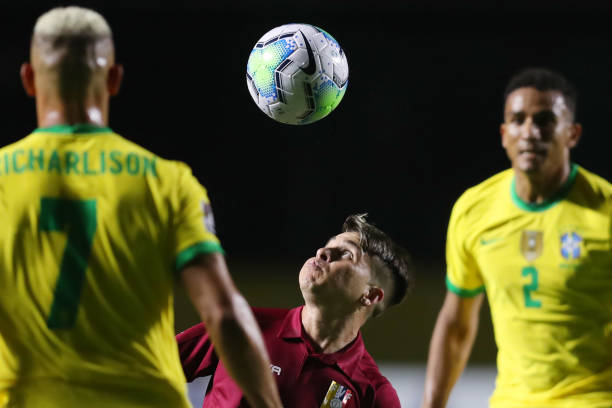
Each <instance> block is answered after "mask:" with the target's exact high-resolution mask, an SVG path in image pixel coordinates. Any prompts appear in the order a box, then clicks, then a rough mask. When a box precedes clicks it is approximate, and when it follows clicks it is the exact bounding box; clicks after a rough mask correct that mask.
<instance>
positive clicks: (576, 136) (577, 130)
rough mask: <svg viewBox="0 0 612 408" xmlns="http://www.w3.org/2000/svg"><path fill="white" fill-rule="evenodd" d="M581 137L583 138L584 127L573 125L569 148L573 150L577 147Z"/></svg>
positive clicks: (578, 124)
mask: <svg viewBox="0 0 612 408" xmlns="http://www.w3.org/2000/svg"><path fill="white" fill-rule="evenodd" d="M580 136H582V125H581V124H580V123H573V124H572V127H571V129H570V134H569V138H568V141H567V147H568V148H570V149H571V148H573V147H574V146H576V145H577V144H578V141H579V140H580Z"/></svg>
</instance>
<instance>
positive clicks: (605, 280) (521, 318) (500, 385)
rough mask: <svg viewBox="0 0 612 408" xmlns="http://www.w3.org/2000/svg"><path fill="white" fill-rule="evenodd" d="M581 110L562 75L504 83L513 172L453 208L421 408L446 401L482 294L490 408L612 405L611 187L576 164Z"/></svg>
mask: <svg viewBox="0 0 612 408" xmlns="http://www.w3.org/2000/svg"><path fill="white" fill-rule="evenodd" d="M575 110H576V95H575V92H574V90H573V87H572V86H571V85H570V84H569V83H568V82H567V80H566V79H565V78H563V77H562V76H560V75H559V74H557V73H554V72H551V71H548V70H544V69H529V70H525V71H523V72H521V73H519V74H518V75H517V76H515V77H514V78H512V79H511V81H510V83H509V84H508V87H507V90H506V98H505V109H504V123H503V124H502V125H501V136H502V145H503V147H504V148H505V150H506V153H507V155H508V157H509V158H510V161H511V163H512V168H511V169H509V170H506V171H503V172H501V173H499V174H497V175H495V176H493V177H491V178H489V179H488V180H486V181H484V182H482V183H481V184H479V185H477V186H475V187H473V188H471V189H469V190H467V191H466V192H465V193H464V194H463V195H462V196H461V198H459V200H458V201H457V203H456V204H455V207H454V209H453V212H452V215H451V218H450V224H449V229H448V240H447V255H446V258H447V266H448V269H447V281H446V282H447V287H448V292H447V295H446V299H445V301H444V305H443V306H442V310H441V311H440V314H439V317H438V320H437V323H436V327H435V329H434V333H433V338H432V340H431V348H430V353H429V362H428V367H427V380H426V384H425V401H424V404H423V406H424V407H443V406H444V405H445V404H446V401H447V399H448V396H449V394H450V391H451V388H452V387H453V384H454V383H455V381H456V380H457V378H458V377H459V375H460V374H461V371H462V370H463V368H464V366H465V364H466V361H467V359H468V356H469V354H470V350H471V348H472V344H473V340H474V337H475V334H476V330H477V326H478V315H479V310H480V306H481V304H482V301H483V298H484V292H485V291H486V293H487V298H488V299H489V305H490V308H491V314H492V319H493V326H494V329H495V340H496V343H497V347H498V350H499V351H498V357H497V370H498V375H497V383H496V388H495V392H494V393H493V396H492V397H491V400H490V405H491V407H494V408H502V407H530V408H533V407H589V408H597V407H600V408H603V407H607V408H610V407H612V246H611V245H612V236H611V226H612V222H611V221H612V217H611V216H612V186H611V185H610V184H609V183H608V182H607V181H605V180H603V179H602V178H600V177H598V176H596V175H595V174H593V173H590V172H588V171H587V170H585V169H583V168H582V167H580V166H578V165H576V164H573V163H571V162H570V149H572V148H573V147H574V146H575V145H576V143H577V142H578V139H579V138H580V134H581V126H580V125H579V124H578V123H576V122H575V120H574V117H575Z"/></svg>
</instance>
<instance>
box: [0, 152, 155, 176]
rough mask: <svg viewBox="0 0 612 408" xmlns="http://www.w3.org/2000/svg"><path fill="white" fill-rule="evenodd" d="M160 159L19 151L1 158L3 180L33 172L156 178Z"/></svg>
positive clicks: (104, 154)
mask: <svg viewBox="0 0 612 408" xmlns="http://www.w3.org/2000/svg"><path fill="white" fill-rule="evenodd" d="M155 161H156V158H155V157H154V156H144V155H141V154H138V153H134V152H125V151H120V150H110V151H105V150H101V151H98V152H93V153H92V152H87V151H81V152H76V151H70V150H65V151H57V150H45V149H16V150H14V151H12V152H10V151H9V152H6V153H4V154H2V155H1V156H0V176H3V175H7V174H19V173H24V172H30V171H45V172H47V173H57V174H75V175H87V176H95V175H98V174H114V175H120V174H128V175H133V176H138V175H142V176H146V175H152V176H154V177H157V171H156V169H155Z"/></svg>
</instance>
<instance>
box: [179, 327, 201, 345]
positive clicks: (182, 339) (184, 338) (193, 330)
mask: <svg viewBox="0 0 612 408" xmlns="http://www.w3.org/2000/svg"><path fill="white" fill-rule="evenodd" d="M205 334H206V328H205V327H204V324H203V323H198V324H196V325H195V326H191V327H190V328H188V329H187V330H185V331H182V332H180V333H179V334H177V335H176V341H177V342H178V343H179V344H181V343H186V342H188V341H190V340H193V339H196V338H200V337H202V336H204V335H205Z"/></svg>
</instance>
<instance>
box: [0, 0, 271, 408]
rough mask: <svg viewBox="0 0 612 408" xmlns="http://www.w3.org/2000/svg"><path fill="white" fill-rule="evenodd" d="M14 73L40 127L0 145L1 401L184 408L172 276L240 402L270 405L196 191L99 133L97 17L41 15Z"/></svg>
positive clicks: (101, 73) (243, 312)
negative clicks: (27, 55) (26, 58)
mask: <svg viewBox="0 0 612 408" xmlns="http://www.w3.org/2000/svg"><path fill="white" fill-rule="evenodd" d="M21 77H22V80H23V85H24V87H25V90H26V92H27V93H28V94H29V95H31V96H34V97H35V98H36V112H37V119H38V125H39V128H38V129H36V130H35V131H34V132H33V133H32V134H31V135H29V136H27V137H25V138H24V139H22V140H20V141H18V142H16V143H14V144H12V145H9V146H6V147H4V148H2V149H0V211H1V212H2V214H3V217H2V228H0V406H2V407H4V406H7V407H61V408H70V407H75V408H76V407H78V408H82V407H89V408H95V407H113V408H115V407H164V408H166V407H185V408H187V407H189V402H188V400H187V398H186V393H185V383H184V377H183V372H182V369H181V365H180V361H179V357H178V349H177V345H176V341H175V339H174V317H173V307H172V305H173V297H172V288H173V284H174V282H175V281H176V280H177V279H180V278H182V280H183V282H184V284H185V286H186V288H187V291H188V293H189V296H190V297H191V300H192V301H193V303H194V305H195V306H196V308H197V309H198V311H199V313H200V315H201V317H202V319H203V321H204V322H206V324H207V327H208V331H209V333H210V336H211V339H212V342H213V343H214V344H215V348H216V350H217V352H218V353H219V355H220V356H221V358H222V360H223V361H224V363H225V364H226V366H227V367H228V371H229V372H230V374H231V375H232V377H233V378H234V379H235V380H236V381H237V382H238V384H240V386H241V387H242V388H243V390H244V393H245V395H246V396H247V399H248V400H249V401H250V403H251V405H252V406H258V407H280V406H281V405H280V399H279V397H278V392H277V390H276V386H275V383H274V380H273V379H272V375H271V373H270V370H269V361H268V358H267V355H266V351H265V348H264V344H263V340H262V337H261V334H260V332H259V329H258V327H257V324H256V322H255V320H254V319H253V315H252V314H251V311H250V309H249V308H248V305H247V304H246V302H245V300H244V298H243V297H242V296H241V295H240V294H239V293H238V292H237V290H236V288H235V287H234V284H233V282H232V279H231V278H230V276H229V274H228V272H227V269H226V265H225V261H224V258H223V255H222V252H223V251H222V249H221V246H220V244H219V241H218V240H217V238H216V236H215V235H214V229H213V219H212V213H211V210H210V205H209V200H208V198H207V194H206V190H205V189H204V188H203V187H202V186H201V185H200V184H199V183H198V182H197V180H196V179H195V177H194V176H193V175H192V174H191V171H190V169H189V168H188V167H187V166H186V165H184V164H182V163H179V162H172V161H168V160H164V159H161V158H159V157H157V156H155V155H154V154H152V153H150V152H149V151H147V150H145V149H143V148H141V147H139V146H137V145H136V144H134V143H131V142H129V141H127V140H126V139H124V138H122V137H121V136H119V135H117V134H116V133H114V132H112V131H111V129H109V128H108V127H107V123H108V103H109V97H110V96H112V95H115V94H116V93H117V92H118V90H119V85H120V82H121V77H122V68H121V66H120V65H117V64H115V61H114V51H113V40H112V37H111V31H110V28H109V26H108V24H107V23H106V21H105V20H104V18H103V17H102V16H100V15H99V14H98V13H96V12H94V11H91V10H87V9H82V8H77V7H68V8H57V9H53V10H51V11H49V12H47V13H45V14H44V15H42V16H41V17H40V18H39V19H38V21H37V22H36V25H35V27H34V33H33V37H32V43H31V62H30V63H25V64H23V66H22V68H21Z"/></svg>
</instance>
